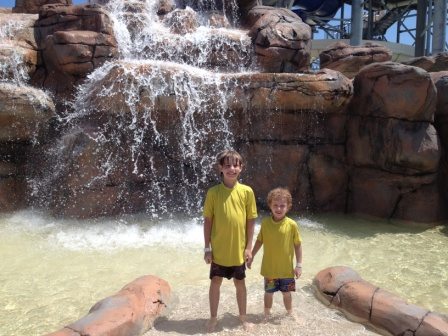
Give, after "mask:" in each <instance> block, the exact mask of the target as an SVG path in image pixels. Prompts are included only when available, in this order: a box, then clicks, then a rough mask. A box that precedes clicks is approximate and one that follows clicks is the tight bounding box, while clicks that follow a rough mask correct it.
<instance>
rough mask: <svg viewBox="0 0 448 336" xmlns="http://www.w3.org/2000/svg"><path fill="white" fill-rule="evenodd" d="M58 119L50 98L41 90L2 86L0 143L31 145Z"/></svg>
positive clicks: (0, 86) (0, 93) (6, 84)
mask: <svg viewBox="0 0 448 336" xmlns="http://www.w3.org/2000/svg"><path fill="white" fill-rule="evenodd" d="M54 116H55V107H54V104H53V101H52V100H51V98H50V97H49V96H48V95H47V94H46V93H44V92H43V91H41V90H39V89H35V88H32V87H25V86H16V85H13V84H8V83H0V141H31V140H33V139H39V137H42V136H43V135H45V134H46V132H47V130H48V127H49V125H48V121H49V120H50V119H51V118H52V117H54Z"/></svg>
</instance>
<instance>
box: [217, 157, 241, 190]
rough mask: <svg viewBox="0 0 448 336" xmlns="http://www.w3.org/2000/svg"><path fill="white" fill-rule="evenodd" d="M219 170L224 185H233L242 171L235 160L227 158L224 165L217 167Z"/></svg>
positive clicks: (239, 163) (239, 164)
mask: <svg viewBox="0 0 448 336" xmlns="http://www.w3.org/2000/svg"><path fill="white" fill-rule="evenodd" d="M219 170H220V172H221V173H222V176H223V178H224V183H230V184H234V183H235V182H236V181H237V180H238V176H239V175H240V173H241V171H242V167H241V162H239V161H238V160H236V159H232V158H229V159H227V160H226V161H224V164H223V165H222V166H221V165H220V166H219Z"/></svg>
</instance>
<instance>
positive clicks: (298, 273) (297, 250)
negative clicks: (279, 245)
mask: <svg viewBox="0 0 448 336" xmlns="http://www.w3.org/2000/svg"><path fill="white" fill-rule="evenodd" d="M294 251H295V254H296V267H294V275H295V276H296V278H297V279H298V278H300V276H301V275H302V244H301V243H300V244H298V245H294Z"/></svg>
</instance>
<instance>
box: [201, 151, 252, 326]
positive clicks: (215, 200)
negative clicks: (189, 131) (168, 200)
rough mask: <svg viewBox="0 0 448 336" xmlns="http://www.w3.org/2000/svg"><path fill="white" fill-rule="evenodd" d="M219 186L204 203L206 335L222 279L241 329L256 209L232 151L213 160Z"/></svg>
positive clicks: (214, 316) (237, 156)
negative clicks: (231, 292)
mask: <svg viewBox="0 0 448 336" xmlns="http://www.w3.org/2000/svg"><path fill="white" fill-rule="evenodd" d="M217 164H218V169H219V172H220V174H221V179H222V183H220V184H218V185H216V186H214V187H212V188H210V189H209V190H208V192H207V196H206V198H205V203H204V247H205V248H204V260H205V262H206V263H207V264H211V265H210V280H211V282H210V290H209V301H210V320H209V321H208V324H207V331H208V332H212V331H214V329H215V327H216V324H217V322H218V320H217V313H218V305H219V296H220V288H221V284H222V279H223V278H224V277H225V278H227V279H231V278H233V283H234V285H235V289H236V299H237V304H238V310H239V318H240V321H241V323H242V324H243V327H244V328H245V329H248V328H250V323H248V322H247V320H246V305H247V303H246V301H247V292H246V284H245V280H244V279H245V277H246V273H245V271H246V266H245V262H251V260H252V252H251V249H252V239H253V234H254V225H255V218H256V217H257V207H256V203H255V195H254V192H253V191H252V189H251V188H250V187H249V186H246V185H244V184H240V183H239V182H238V177H239V175H240V173H241V171H242V169H243V159H242V157H241V155H240V154H238V153H237V152H235V151H233V150H225V151H223V152H221V153H220V154H219V155H218V157H217Z"/></svg>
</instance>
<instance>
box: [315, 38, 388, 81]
mask: <svg viewBox="0 0 448 336" xmlns="http://www.w3.org/2000/svg"><path fill="white" fill-rule="evenodd" d="M391 59H392V52H391V51H390V50H389V49H387V48H386V47H383V46H382V45H381V44H376V43H370V42H369V43H365V44H364V45H362V46H350V45H348V44H346V43H343V42H336V43H334V44H332V45H330V46H328V48H327V49H325V50H323V51H322V52H321V53H320V54H319V60H320V68H321V69H323V68H328V69H332V70H336V71H339V72H341V73H343V74H344V75H345V76H347V77H348V78H353V77H355V75H356V74H357V73H358V72H359V70H360V69H361V68H362V67H364V66H365V65H368V64H371V63H376V62H387V61H390V60H391Z"/></svg>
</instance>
